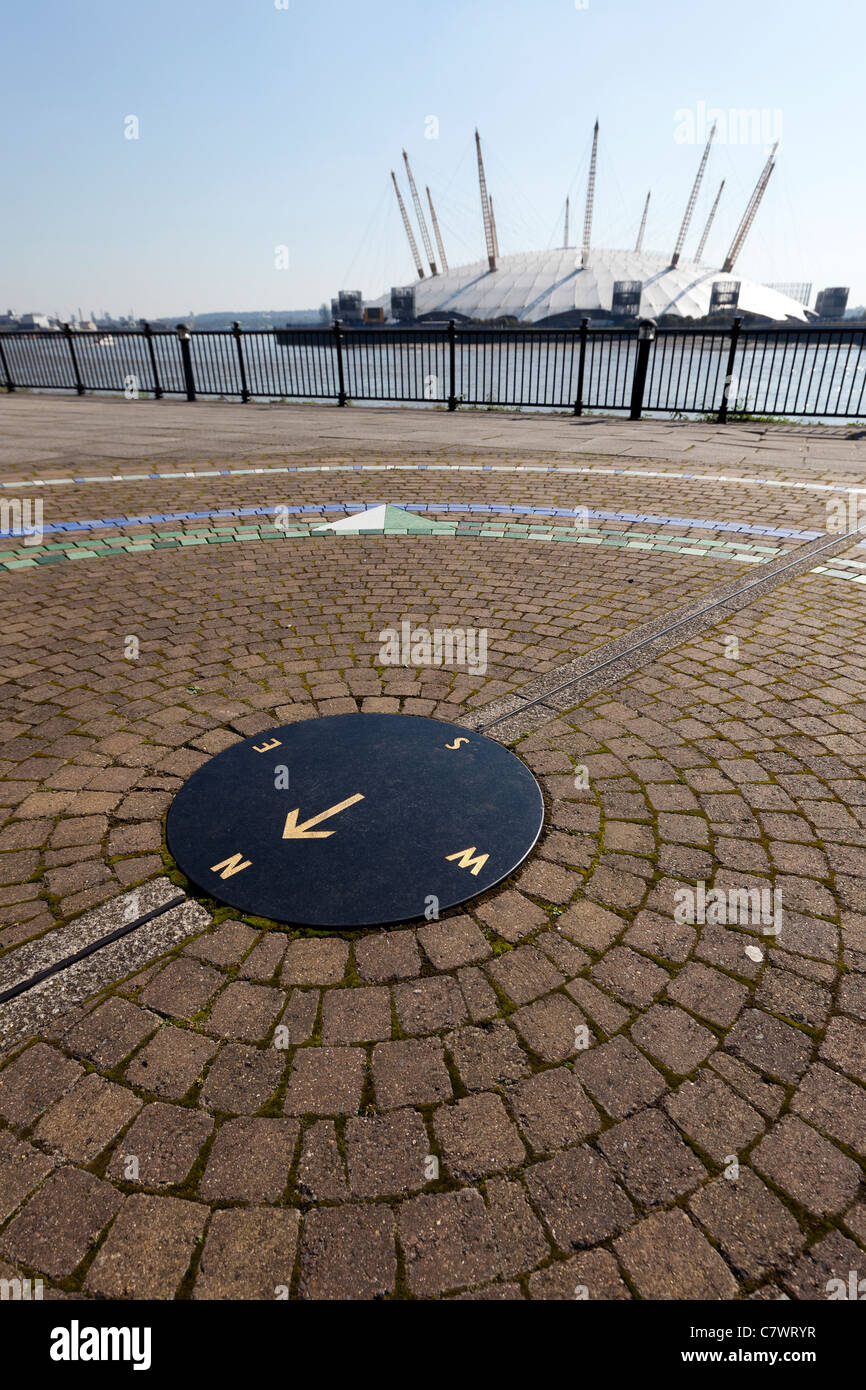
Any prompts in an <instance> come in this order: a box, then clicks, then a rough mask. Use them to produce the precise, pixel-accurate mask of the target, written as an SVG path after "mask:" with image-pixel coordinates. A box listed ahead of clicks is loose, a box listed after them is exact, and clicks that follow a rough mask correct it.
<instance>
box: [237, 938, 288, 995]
mask: <svg viewBox="0 0 866 1390" xmlns="http://www.w3.org/2000/svg"><path fill="white" fill-rule="evenodd" d="M286 944H287V943H286V938H285V937H284V936H283V934H282V932H274V931H271V932H265V934H264V936H263V937H262V938H261V940H260V941H259V942H257V944H256V945H255V947H254V948H253V950H252V951H250V954H249V955H248V956H247V958H246V960H245V961H244V962H243V964H242V965H241V966H240V968H239V970H238V974H239V975H240V976H241V978H242V979H244V980H256V981H258V982H259V983H263V982H267V981H269V980H272V979H273V977H274V975H275V974H276V972H277V971H278V970H279V968H280V966H281V965H282V962H283V956H284V955H285V954H286Z"/></svg>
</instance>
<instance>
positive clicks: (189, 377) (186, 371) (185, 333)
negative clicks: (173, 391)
mask: <svg viewBox="0 0 866 1390" xmlns="http://www.w3.org/2000/svg"><path fill="white" fill-rule="evenodd" d="M177 336H178V338H179V339H180V358H181V361H182V363H183V380H184V385H185V386H186V398H187V400H188V401H194V400H195V377H194V376H193V374H192V349H191V347H190V332H189V329H188V328H187V326H186V324H185V323H179V324H178V325H177Z"/></svg>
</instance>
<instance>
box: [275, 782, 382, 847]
mask: <svg viewBox="0 0 866 1390" xmlns="http://www.w3.org/2000/svg"><path fill="white" fill-rule="evenodd" d="M363 800H364V798H363V796H362V795H361V793H360V792H357V793H356V794H355V796H349V797H347V798H346V800H345V801H341V802H339V803H338V804H337V805H336V806H331V807H329V809H328V810H327V811H320V812H319V814H318V815H317V816H312V817H311V818H310V819H309V820H305V821H304V823H303V825H298V815H299V813H300V809H301V808H300V806H298V807H296V808H295V810H294V811H290V812H289V814H288V815H287V816H286V824H285V826H284V828H283V839H284V840H324V839H326V838H327V836H328V835H333V833H334V832H333V830H312V829H311V828H310V827H311V826H313V825H318V824H319V821H323V820H327V819H328V817H329V816H335V815H336V814H337V812H338V811H345V809H346V807H347V806H354V804H355V802H356V801H363Z"/></svg>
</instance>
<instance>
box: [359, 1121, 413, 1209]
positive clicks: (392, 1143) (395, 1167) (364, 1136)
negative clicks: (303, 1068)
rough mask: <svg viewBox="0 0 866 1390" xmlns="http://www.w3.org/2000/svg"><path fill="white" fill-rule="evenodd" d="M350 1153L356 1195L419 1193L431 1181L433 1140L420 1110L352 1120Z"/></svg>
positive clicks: (383, 1195) (374, 1195)
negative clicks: (428, 1165)
mask: <svg viewBox="0 0 866 1390" xmlns="http://www.w3.org/2000/svg"><path fill="white" fill-rule="evenodd" d="M346 1155H347V1162H348V1166H349V1185H350V1187H351V1189H352V1193H353V1195H354V1196H356V1197H389V1196H393V1195H395V1194H397V1193H404V1192H418V1191H419V1190H420V1189H421V1188H423V1187H424V1186H425V1185H426V1183H427V1182H428V1181H430V1179H429V1177H428V1175H427V1173H426V1171H425V1169H426V1165H427V1160H428V1157H429V1156H430V1141H429V1139H428V1137H427V1130H426V1129H425V1128H424V1121H423V1120H422V1118H421V1116H420V1115H419V1114H418V1112H417V1111H416V1110H392V1111H391V1112H390V1113H389V1114H387V1115H365V1116H363V1118H360V1119H350V1120H348V1121H347V1123H346Z"/></svg>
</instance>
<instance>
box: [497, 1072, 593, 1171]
mask: <svg viewBox="0 0 866 1390" xmlns="http://www.w3.org/2000/svg"><path fill="white" fill-rule="evenodd" d="M506 1099H507V1102H508V1106H509V1108H510V1110H511V1112H512V1114H513V1115H514V1118H515V1119H516V1121H517V1123H518V1125H519V1126H520V1128H521V1129H522V1131H523V1134H524V1136H525V1138H526V1139H528V1141H529V1143H530V1145H531V1147H532V1149H533V1151H534V1152H535V1153H536V1154H545V1153H553V1152H554V1150H556V1149H564V1148H567V1147H568V1146H569V1145H572V1144H579V1143H580V1142H581V1141H582V1140H583V1139H586V1138H588V1137H589V1135H590V1134H595V1133H596V1131H597V1130H599V1129H600V1128H601V1118H600V1116H599V1114H598V1111H597V1110H596V1108H595V1106H594V1105H593V1104H592V1102H591V1101H590V1100H589V1099H588V1097H587V1096H586V1094H585V1093H584V1090H583V1087H582V1086H581V1084H580V1082H579V1081H578V1079H577V1077H576V1076H575V1075H574V1073H573V1072H572V1071H571V1070H570V1069H569V1068H568V1067H554V1068H553V1069H552V1070H550V1071H542V1072H537V1073H536V1075H535V1076H530V1077H528V1078H527V1079H526V1080H525V1081H520V1082H518V1084H517V1085H516V1086H510V1087H509V1088H508V1092H507V1095H506Z"/></svg>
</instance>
